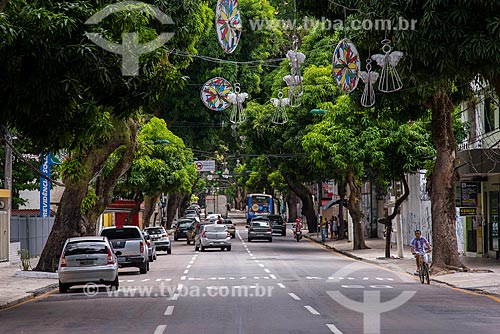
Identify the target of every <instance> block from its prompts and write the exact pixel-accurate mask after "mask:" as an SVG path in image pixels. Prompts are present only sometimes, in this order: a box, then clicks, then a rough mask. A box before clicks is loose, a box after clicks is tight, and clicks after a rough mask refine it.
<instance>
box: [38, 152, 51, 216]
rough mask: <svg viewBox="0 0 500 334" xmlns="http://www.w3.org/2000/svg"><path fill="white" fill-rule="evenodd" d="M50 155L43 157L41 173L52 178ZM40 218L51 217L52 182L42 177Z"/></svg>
mask: <svg viewBox="0 0 500 334" xmlns="http://www.w3.org/2000/svg"><path fill="white" fill-rule="evenodd" d="M50 165H51V158H50V153H47V154H46V155H45V156H43V159H42V165H41V166H40V172H41V173H42V174H43V175H45V176H46V177H47V178H50ZM40 217H50V181H49V180H47V179H46V178H43V177H40Z"/></svg>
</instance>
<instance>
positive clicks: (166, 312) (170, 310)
mask: <svg viewBox="0 0 500 334" xmlns="http://www.w3.org/2000/svg"><path fill="white" fill-rule="evenodd" d="M173 313H174V306H167V309H166V310H165V313H163V315H172V314H173Z"/></svg>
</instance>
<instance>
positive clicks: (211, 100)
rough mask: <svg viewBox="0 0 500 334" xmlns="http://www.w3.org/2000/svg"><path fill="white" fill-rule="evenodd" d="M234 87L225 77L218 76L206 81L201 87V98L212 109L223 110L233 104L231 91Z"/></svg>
mask: <svg viewBox="0 0 500 334" xmlns="http://www.w3.org/2000/svg"><path fill="white" fill-rule="evenodd" d="M232 90H233V87H232V86H231V83H229V81H227V80H226V79H224V78H220V77H216V78H213V79H210V80H208V81H207V82H205V84H204V85H203V87H202V89H201V100H202V101H203V104H204V105H205V106H206V107H207V108H208V109H210V110H214V111H223V110H226V109H227V108H229V107H230V106H231V102H230V101H229V97H228V95H229V93H231V92H232Z"/></svg>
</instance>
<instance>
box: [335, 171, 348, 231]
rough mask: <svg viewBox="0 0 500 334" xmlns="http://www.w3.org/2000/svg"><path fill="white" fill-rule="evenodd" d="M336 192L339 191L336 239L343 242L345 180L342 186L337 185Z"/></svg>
mask: <svg viewBox="0 0 500 334" xmlns="http://www.w3.org/2000/svg"><path fill="white" fill-rule="evenodd" d="M337 187H338V190H339V221H338V225H337V226H338V235H337V239H338V240H344V238H345V233H344V231H345V228H346V224H347V222H344V221H345V219H344V202H345V193H346V191H345V190H346V189H345V188H346V187H347V180H346V181H343V182H342V184H341V185H340V184H339V185H338V186H337Z"/></svg>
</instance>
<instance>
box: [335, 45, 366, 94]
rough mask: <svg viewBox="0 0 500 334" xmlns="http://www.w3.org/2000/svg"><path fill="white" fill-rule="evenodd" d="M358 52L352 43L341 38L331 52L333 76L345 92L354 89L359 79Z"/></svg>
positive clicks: (359, 63) (359, 64)
mask: <svg viewBox="0 0 500 334" xmlns="http://www.w3.org/2000/svg"><path fill="white" fill-rule="evenodd" d="M360 67H361V62H360V61H359V53H358V50H357V49H356V47H355V46H354V44H353V43H352V42H351V41H350V40H348V39H343V40H341V41H340V43H339V44H338V45H337V47H336V48H335V52H334V53H333V76H334V77H335V80H336V81H337V84H338V85H339V86H340V87H341V89H342V91H344V92H345V93H350V92H352V91H353V90H355V89H356V86H357V85H358V81H359V69H360Z"/></svg>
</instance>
